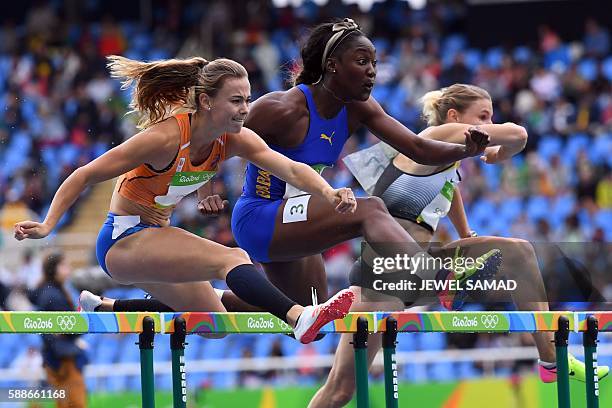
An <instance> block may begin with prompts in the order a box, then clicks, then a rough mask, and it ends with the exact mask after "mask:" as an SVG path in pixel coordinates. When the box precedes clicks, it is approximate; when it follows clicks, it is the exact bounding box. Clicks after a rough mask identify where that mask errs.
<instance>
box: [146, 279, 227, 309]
mask: <svg viewBox="0 0 612 408" xmlns="http://www.w3.org/2000/svg"><path fill="white" fill-rule="evenodd" d="M138 286H139V287H141V288H142V289H143V290H145V291H146V292H147V293H149V294H150V295H151V296H153V297H154V298H155V299H157V300H159V301H160V302H162V303H165V304H166V305H168V306H170V307H171V308H172V309H174V310H175V311H177V312H225V311H226V310H225V307H223V304H222V303H221V300H220V299H219V297H218V296H217V294H216V293H215V291H214V289H213V287H212V286H211V284H210V283H209V282H188V283H141V284H139V285H138Z"/></svg>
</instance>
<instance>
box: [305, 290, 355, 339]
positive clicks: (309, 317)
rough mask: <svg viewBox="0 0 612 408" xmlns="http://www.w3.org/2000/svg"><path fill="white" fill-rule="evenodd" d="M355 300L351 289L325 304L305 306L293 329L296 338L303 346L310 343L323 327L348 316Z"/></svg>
mask: <svg viewBox="0 0 612 408" xmlns="http://www.w3.org/2000/svg"><path fill="white" fill-rule="evenodd" d="M354 300H355V294H354V293H353V292H352V291H351V290H350V289H344V290H341V291H340V292H338V293H336V295H334V296H332V297H331V298H330V299H329V300H328V301H327V302H325V303H323V304H320V305H317V306H305V307H304V311H303V312H302V314H301V315H300V318H299V319H298V322H297V325H296V326H295V328H294V329H293V333H294V335H295V338H296V339H298V340H299V341H300V343H302V344H308V343H310V342H311V341H313V340H314V338H315V337H316V336H317V334H318V333H319V330H320V329H321V327H323V326H325V325H326V324H327V323H329V322H331V321H332V320H336V319H342V318H343V317H344V316H346V314H347V313H348V311H349V309H350V308H351V305H352V304H353V301H354Z"/></svg>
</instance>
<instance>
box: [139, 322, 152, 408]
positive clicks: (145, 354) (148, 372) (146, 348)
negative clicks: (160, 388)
mask: <svg viewBox="0 0 612 408" xmlns="http://www.w3.org/2000/svg"><path fill="white" fill-rule="evenodd" d="M154 339H155V322H154V321H153V318H151V317H150V316H147V317H145V318H144V319H142V333H140V334H139V335H138V347H139V348H140V385H141V390H142V406H143V408H155V386H154V384H153V383H154V380H153V379H154V377H153V340H154Z"/></svg>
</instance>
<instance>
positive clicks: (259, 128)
mask: <svg viewBox="0 0 612 408" xmlns="http://www.w3.org/2000/svg"><path fill="white" fill-rule="evenodd" d="M304 116H308V108H307V106H306V99H305V97H304V94H303V93H302V91H300V90H299V89H298V88H296V87H294V88H291V89H289V90H287V91H276V92H270V93H268V94H266V95H264V96H262V97H261V98H259V99H257V100H256V101H255V102H253V103H252V104H251V108H250V111H249V116H248V117H247V121H246V123H245V126H247V127H249V128H250V129H253V130H255V131H256V132H257V133H260V134H261V133H268V131H267V129H269V128H268V126H269V125H271V124H273V125H274V128H276V129H282V128H289V127H290V126H291V124H294V123H295V122H296V121H298V120H299V119H300V118H302V117H304Z"/></svg>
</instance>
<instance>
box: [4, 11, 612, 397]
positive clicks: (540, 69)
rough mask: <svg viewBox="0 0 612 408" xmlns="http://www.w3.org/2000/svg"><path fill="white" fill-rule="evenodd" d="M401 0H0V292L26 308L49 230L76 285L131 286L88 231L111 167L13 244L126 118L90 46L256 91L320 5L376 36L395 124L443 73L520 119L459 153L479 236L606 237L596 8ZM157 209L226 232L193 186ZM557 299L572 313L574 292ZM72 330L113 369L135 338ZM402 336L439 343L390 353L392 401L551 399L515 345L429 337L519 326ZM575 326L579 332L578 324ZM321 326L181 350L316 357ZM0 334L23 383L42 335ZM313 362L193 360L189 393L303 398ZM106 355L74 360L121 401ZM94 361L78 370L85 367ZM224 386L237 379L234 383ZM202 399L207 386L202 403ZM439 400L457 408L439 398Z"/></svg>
mask: <svg viewBox="0 0 612 408" xmlns="http://www.w3.org/2000/svg"><path fill="white" fill-rule="evenodd" d="M278 3H282V2H281V1H278ZM284 3H301V2H284ZM319 3H325V4H324V5H319ZM353 3H354V2H353ZM363 3H369V2H363ZM410 3H411V4H412V5H421V6H423V7H422V8H418V9H415V8H412V7H411V5H410V4H409V3H408V2H405V1H385V2H377V3H374V5H373V7H372V8H371V9H367V10H366V9H365V8H360V5H358V4H345V3H344V2H341V1H329V2H323V1H317V2H312V1H307V2H303V3H302V4H301V5H299V6H289V7H276V6H275V5H274V4H272V3H271V2H267V1H239V0H234V1H205V2H191V1H157V0H151V1H144V0H143V1H138V2H136V1H134V2H119V1H96V0H91V1H85V2H78V1H64V2H61V1H37V2H15V3H11V4H5V5H3V13H2V16H1V17H0V21H1V26H0V99H1V100H2V105H3V107H4V109H3V110H2V112H1V113H0V227H1V228H2V235H1V236H0V307H1V308H2V309H4V310H31V309H32V304H31V302H30V301H29V298H28V296H29V295H31V292H32V290H33V289H34V288H35V286H36V284H37V283H38V280H39V279H40V256H41V254H42V253H44V251H45V250H46V249H47V248H48V247H51V246H53V247H55V246H61V247H62V248H63V249H64V250H65V251H66V253H67V254H68V256H69V258H70V259H71V262H72V265H73V266H74V274H73V279H72V286H73V288H74V294H75V296H76V294H77V293H78V290H80V289H83V288H88V289H91V290H94V291H102V290H105V294H106V295H108V296H111V297H141V296H143V293H142V292H141V291H139V290H137V289H133V288H129V287H116V286H113V285H112V282H109V281H108V280H107V279H105V276H104V275H103V274H101V270H99V268H98V267H97V266H96V265H95V262H94V257H93V250H94V247H93V242H94V240H95V234H96V233H97V228H98V226H99V224H100V222H101V220H103V218H104V216H105V213H106V211H107V205H108V201H107V199H108V196H109V194H110V192H111V190H112V183H105V184H102V185H99V186H97V187H95V188H93V189H92V190H91V191H89V192H88V193H87V194H85V195H84V196H83V197H82V198H81V199H80V200H79V203H78V204H77V206H75V208H74V210H73V211H71V212H70V214H68V216H66V217H65V218H64V219H63V220H62V229H61V230H60V231H59V233H57V234H54V236H52V237H51V238H50V239H48V240H45V241H42V242H28V243H27V244H23V243H22V244H17V243H16V242H15V241H14V240H12V238H11V236H12V233H11V229H12V225H13V224H14V223H15V222H16V221H18V220H23V219H27V218H32V217H33V218H34V219H38V218H41V217H43V216H44V214H45V212H46V210H47V208H48V205H49V203H50V199H51V197H52V195H53V193H54V192H55V191H56V189H57V187H58V186H59V184H60V183H61V181H62V180H63V179H64V178H65V177H66V176H67V175H68V174H69V173H70V172H71V171H73V170H74V169H75V168H76V167H78V166H80V165H82V164H84V163H86V162H88V161H90V160H91V159H93V158H95V157H97V156H99V155H100V154H102V153H103V152H105V151H106V150H107V149H109V148H110V147H112V146H114V145H116V144H118V143H121V141H123V140H124V139H125V138H126V137H129V136H130V135H132V134H133V133H134V131H135V128H134V123H133V119H132V118H131V117H129V116H127V117H126V116H124V114H125V112H126V111H127V109H126V104H127V101H128V98H129V93H128V92H122V91H120V90H119V83H118V82H117V81H112V80H111V79H109V77H108V75H107V72H106V69H105V65H104V64H105V63H104V56H105V55H109V54H122V55H125V56H128V57H130V58H136V59H146V60H154V59H160V58H168V57H173V56H176V55H178V56H182V57H186V56H191V55H199V56H203V57H205V58H208V59H211V58H214V57H218V56H225V57H230V58H234V59H236V60H238V61H240V62H242V63H243V64H244V65H245V67H246V68H247V69H248V71H249V75H250V80H251V84H252V93H253V97H254V98H257V97H258V96H261V95H262V94H264V93H266V92H269V91H273V90H279V89H283V88H285V87H286V86H287V85H288V84H287V78H288V77H289V74H290V72H291V71H292V70H294V69H295V64H296V61H297V59H298V57H299V46H298V44H299V41H300V39H301V38H303V36H304V34H305V32H306V30H307V28H308V27H311V26H313V25H315V24H317V23H318V22H321V21H327V20H329V19H330V18H333V17H351V18H354V19H355V20H357V21H358V22H359V23H360V24H361V25H362V27H363V30H364V31H365V32H367V33H368V34H369V35H370V37H371V38H372V39H373V42H374V44H375V46H376V48H377V52H378V60H379V64H378V76H377V84H376V86H375V88H374V92H373V95H374V96H375V97H376V98H377V99H378V100H379V101H380V103H381V104H382V105H383V106H384V107H385V109H386V110H387V111H388V112H389V113H390V114H391V115H393V116H394V117H396V118H397V119H398V120H400V121H401V122H402V123H404V124H405V125H406V126H408V127H409V128H410V129H412V130H414V131H417V130H420V129H422V128H423V126H424V124H423V122H422V121H421V119H420V115H419V113H420V110H419V106H418V103H417V100H418V98H419V97H420V96H422V95H423V94H424V93H425V92H427V91H429V90H431V89H435V88H438V87H441V86H446V85H450V84H452V83H456V82H462V83H474V84H476V85H479V86H481V87H483V88H485V89H487V90H488V91H489V92H490V93H491V95H492V97H493V101H494V108H495V115H494V121H495V122H505V121H513V122H516V123H519V124H522V125H523V126H525V127H526V128H527V130H528V132H529V142H528V145H527V148H526V149H525V151H524V152H523V153H522V154H520V155H518V156H516V157H515V158H513V159H512V160H510V161H508V162H506V163H503V164H502V165H495V166H490V165H489V166H485V165H482V164H480V163H479V162H478V161H477V160H466V161H464V163H463V165H462V169H461V171H462V174H463V176H464V179H465V180H466V182H464V183H462V184H461V190H462V196H463V198H464V201H465V203H466V208H467V212H468V219H469V220H470V225H471V227H472V228H473V229H474V230H476V231H478V232H479V234H480V235H502V236H514V237H521V238H525V239H529V240H532V241H539V242H567V241H571V242H592V243H607V242H610V241H611V240H612V172H611V170H610V168H611V166H612V95H611V86H610V83H611V81H612V54H611V52H610V47H611V44H610V27H611V26H612V13H610V12H609V11H608V12H604V10H606V8H607V10H609V7H610V5H609V4H607V2H606V1H587V0H585V1H543V2H515V1H508V2H497V1H472V2H467V3H465V2H460V1H440V2H432V1H429V2H425V1H413V2H410ZM425 3H426V4H425ZM499 3H501V4H499ZM24 4H25V5H26V7H24ZM375 140H376V139H375V138H374V137H373V136H372V135H370V134H368V133H367V132H365V131H362V132H359V133H358V134H356V135H355V136H354V137H353V138H351V139H350V140H349V142H348V143H347V145H346V148H345V153H350V152H353V151H355V150H357V149H361V148H364V147H367V146H370V145H371V144H372V143H374V142H375ZM243 167H244V163H242V162H241V161H240V160H230V161H229V162H228V163H226V165H225V168H224V169H223V171H222V172H221V174H220V177H219V182H217V183H215V189H216V192H217V193H220V194H222V195H225V196H226V197H227V198H228V199H229V200H230V201H231V202H232V203H233V202H235V200H236V198H237V196H238V195H239V194H240V191H241V187H242V174H243ZM325 177H326V178H327V179H328V180H329V181H330V182H331V183H332V185H334V186H337V187H340V186H345V185H351V186H352V187H354V188H355V190H356V191H358V192H360V189H359V187H358V185H357V184H356V183H355V182H354V180H353V178H352V176H351V175H350V174H349V173H348V171H347V170H346V169H345V168H344V167H343V166H342V164H340V163H339V165H338V166H336V167H334V168H333V169H330V170H329V171H328V172H326V173H325ZM221 181H222V182H221ZM360 193H361V194H363V192H360ZM173 221H174V223H176V224H177V225H181V226H182V227H184V228H186V229H188V230H190V231H193V232H195V233H198V234H202V235H203V236H206V237H208V238H210V239H214V240H216V241H219V242H221V243H223V244H226V245H235V243H234V241H233V238H232V235H231V231H230V227H229V215H223V216H221V217H218V218H207V219H205V218H202V217H200V216H199V215H198V214H197V212H196V205H195V201H194V200H189V199H185V200H183V202H182V203H181V206H180V207H179V208H178V209H177V211H176V213H175V217H174V219H173ZM455 237H456V234H455V233H454V231H453V230H452V228H451V227H450V224H448V223H445V224H444V225H443V226H442V227H441V228H440V230H439V232H438V238H439V239H441V240H442V241H448V240H451V239H453V238H455ZM357 250H358V243H357V242H354V243H347V244H345V245H340V246H338V247H336V248H334V249H333V250H330V251H328V252H327V253H326V254H325V258H326V268H327V271H328V276H329V282H330V290H334V289H338V288H341V287H344V286H345V285H346V284H347V280H346V279H347V271H348V269H349V268H350V265H351V264H352V260H353V259H354V256H355V253H356V251H357ZM601 289H602V290H603V291H604V292H606V291H612V288H601ZM554 307H555V308H556V309H572V310H579V309H580V310H582V309H588V308H589V304H585V303H581V304H559V305H554ZM83 339H84V340H85V341H86V342H87V343H88V344H89V349H88V355H89V358H90V364H91V365H92V366H97V367H98V369H101V368H100V367H101V366H100V365H103V364H119V365H117V366H110V367H122V366H120V365H121V364H124V365H125V364H127V365H128V366H129V364H130V363H137V361H138V354H137V353H138V352H137V348H136V347H135V346H133V343H134V341H135V338H134V337H133V336H92V335H86V336H83ZM400 340H401V341H400V343H399V349H398V351H400V352H411V351H417V352H418V351H440V354H439V357H438V358H432V359H431V360H429V361H427V362H425V363H423V364H407V365H406V364H405V365H404V366H403V368H402V370H401V372H400V379H401V381H402V382H403V384H404V386H405V387H406V391H404V392H403V394H401V395H403V396H404V403H402V406H404V404H407V400H408V398H410V400H411V401H412V402H413V403H414V404H415V405H414V406H428V407H429V406H431V407H434V406H463V405H461V404H466V406H467V404H469V406H471V407H474V406H478V405H474V404H477V403H476V402H475V401H476V400H478V399H479V400H482V401H489V402H491V401H495V402H496V403H497V404H498V405H499V406H500V407H502V406H509V407H510V406H520V407H524V406H542V407H545V406H548V405H546V402H545V401H547V397H546V396H547V395H552V394H550V393H551V392H553V391H551V390H554V388H550V387H549V386H543V385H541V384H539V383H538V382H537V381H536V380H535V378H534V377H531V376H530V375H529V374H530V373H531V372H532V371H533V370H531V371H529V368H530V367H527V368H528V370H527V371H528V373H529V374H526V375H523V374H521V375H519V374H517V373H518V372H519V371H520V370H517V369H516V367H517V364H516V363H515V362H513V361H507V362H494V361H485V362H481V361H473V362H472V361H468V362H462V363H456V362H449V361H445V360H444V353H443V351H444V350H449V349H466V350H471V349H476V350H481V351H482V353H481V354H482V355H485V354H488V355H492V356H494V357H495V356H497V355H501V354H503V349H504V348H506V347H512V346H522V345H530V344H531V343H530V339H529V338H528V337H525V336H518V335H513V336H507V335H503V336H502V335H478V336H476V335H461V336H457V335H445V334H416V335H403V336H401V338H400ZM572 340H573V341H574V342H579V338H578V337H576V338H572ZM601 340H602V343H603V344H604V345H605V344H606V343H612V338H611V337H609V336H606V335H602V336H601ZM336 341H337V337H335V336H327V337H326V338H325V340H324V341H321V342H317V343H314V344H313V345H311V346H307V347H298V346H297V345H296V344H295V342H294V341H293V340H291V339H288V338H285V337H283V336H277V337H270V336H230V337H228V338H226V339H224V340H221V341H218V340H217V341H215V340H203V339H200V338H190V343H191V344H190V345H189V346H188V348H187V359H188V361H193V360H202V359H205V360H210V359H229V358H248V357H252V356H253V357H268V356H277V357H278V356H284V357H288V358H289V357H295V356H300V357H302V358H303V359H312V358H316V357H322V358H324V357H325V356H326V355H328V354H329V353H333V350H334V349H335V342H336ZM1 344H2V347H0V371H1V372H2V375H0V386H2V387H5V386H8V385H10V384H17V383H23V382H22V381H36V380H32V379H28V380H20V379H19V378H20V377H19V375H18V373H19V372H23V371H24V370H22V369H23V368H24V367H28V369H27V370H25V371H27V373H28V375H31V376H33V378H35V377H36V375H37V373H38V372H39V371H37V370H38V368H37V364H38V365H39V364H40V357H39V355H38V351H37V349H38V348H39V346H40V340H39V336H35V335H11V336H2V339H1ZM166 348H167V347H160V348H159V350H157V351H156V361H160V362H161V361H167V360H168V359H169V354H168V353H169V350H166ZM495 353H498V354H495ZM611 355H612V354H610V355H605V354H604V355H601V358H600V362H601V363H608V364H609V363H611V362H612V359H611V358H610V357H611ZM221 364H222V363H221ZM188 367H189V366H188ZM326 370H327V369H326V368H309V367H307V366H303V367H301V366H300V365H299V364H297V366H296V368H293V369H267V370H264V371H256V370H252V369H245V370H242V371H233V372H207V371H201V372H192V373H190V375H189V376H188V383H189V385H190V391H191V393H192V394H193V395H195V396H197V397H198V398H199V400H200V402H201V403H202V404H203V405H202V406H228V405H226V404H228V403H229V402H228V401H229V400H228V399H227V398H228V395H233V396H234V397H235V398H239V399H238V400H237V401H243V402H236V403H233V402H232V403H231V405H232V406H233V405H237V404H238V403H241V404H242V405H243V406H266V407H272V406H279V407H280V406H304V405H305V404H306V403H305V402H304V401H308V399H309V397H310V395H312V393H313V392H314V390H315V388H314V387H315V386H316V384H318V383H319V382H320V381H322V380H323V379H324V378H325V373H326ZM112 371H113V369H112V368H111V369H108V370H107V371H104V370H102V371H99V370H98V371H95V372H96V376H93V375H88V376H87V385H88V390H89V392H90V395H91V402H94V401H100V398H102V394H105V393H111V394H112V395H114V397H112V398H115V401H116V402H113V403H114V404H115V405H117V406H126V405H127V401H129V400H128V399H126V398H127V397H126V395H127V394H126V393H129V392H137V391H138V389H139V379H138V376H135V375H127V374H126V375H112ZM115 371H116V370H115ZM119 371H120V370H119ZM374 371H375V372H374V373H373V374H372V378H373V379H374V380H375V381H376V380H380V378H381V375H380V372H377V370H374ZM93 372H94V371H92V369H91V367H90V369H89V371H88V372H87V373H93ZM11 375H13V377H11ZM22 377H23V375H22ZM156 380H157V382H156V384H157V386H158V387H159V388H161V389H162V390H168V391H169V390H170V386H171V381H170V374H169V373H167V374H160V375H158V377H157V378H156ZM20 381H21V382H20ZM602 385H604V386H605V383H604V384H602ZM236 387H239V388H240V389H242V390H247V389H250V390H252V391H240V392H238V391H236V390H235V388H236ZM307 387H310V388H307ZM579 389H580V390H582V388H581V387H580V388H579ZM608 389H610V387H607V388H605V389H604V392H603V393H604V395H605V391H606V390H608ZM483 390H486V392H485V391H483ZM609 393H612V389H610V391H609ZM168 395H169V394H168ZM408 395H410V397H408ZM475 395H476V397H475ZM215 398H220V399H221V401H224V402H221V403H220V404H221V405H217V404H219V403H215V401H216V399H215ZM474 398H476V400H475V399H474ZM121 401H122V402H121ZM135 401H136V400H135ZM202 401H205V402H202ZM244 401H246V402H244ZM254 401H256V404H257V405H253V404H255V402H254ZM453 401H454V402H453ZM608 401H609V400H608ZM452 403H456V404H457V405H449V404H452ZM100 404H105V403H100ZM444 404H447V405H444ZM504 404H506V405H504ZM406 406H408V405H406ZM411 406H412V405H411ZM604 406H605V404H604Z"/></svg>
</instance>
